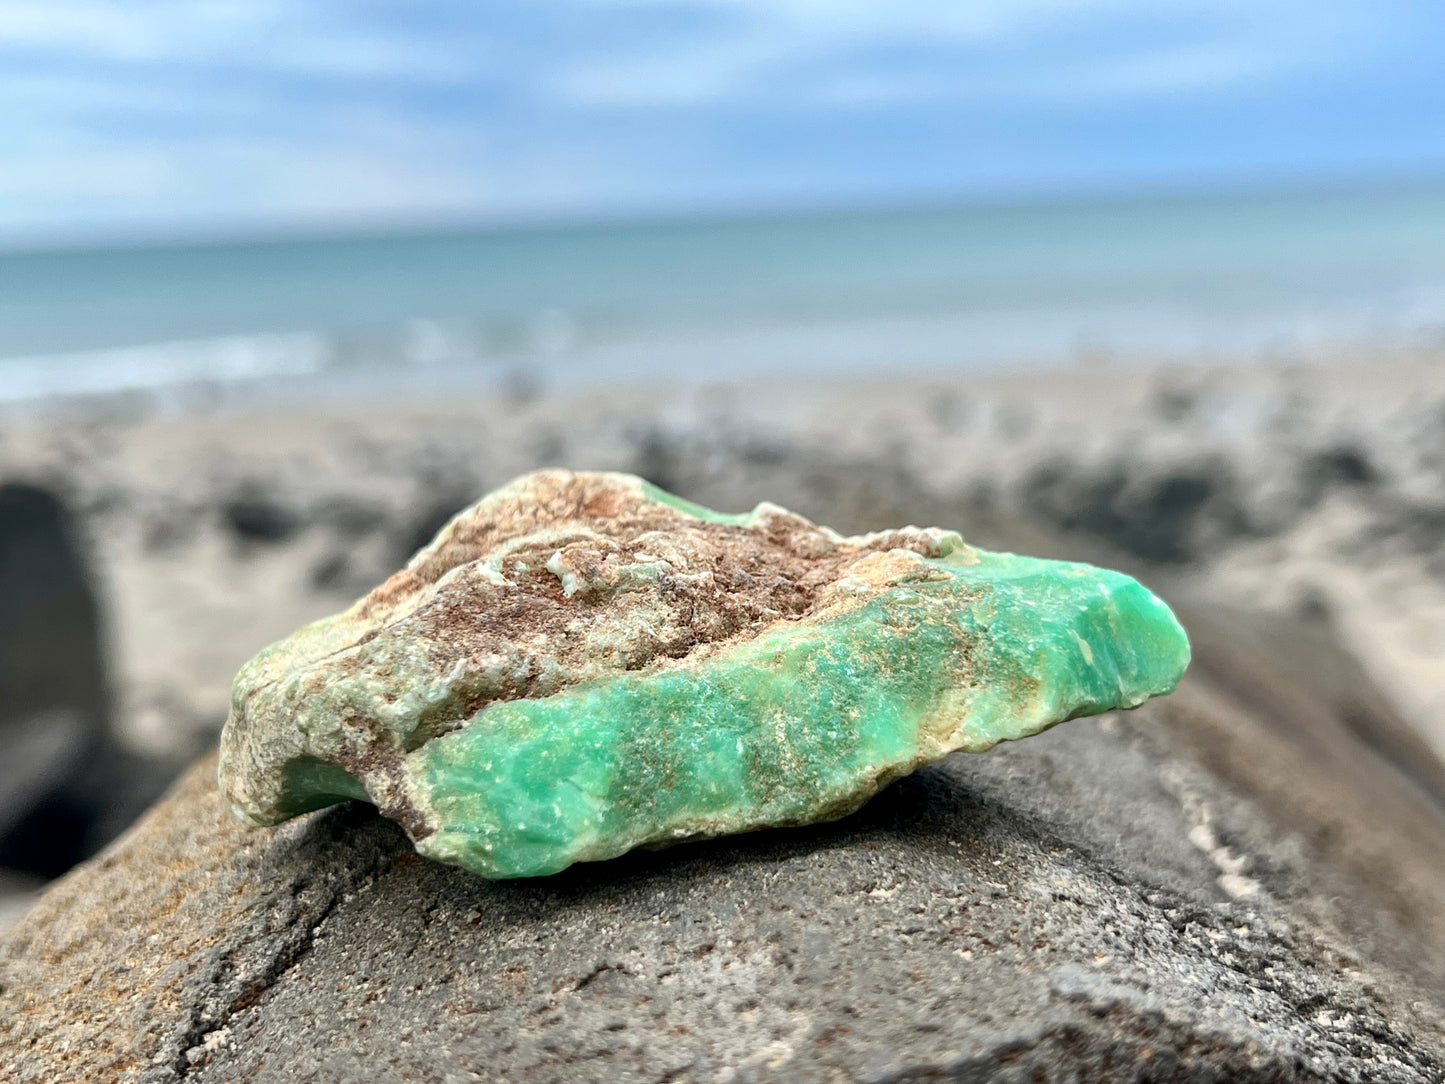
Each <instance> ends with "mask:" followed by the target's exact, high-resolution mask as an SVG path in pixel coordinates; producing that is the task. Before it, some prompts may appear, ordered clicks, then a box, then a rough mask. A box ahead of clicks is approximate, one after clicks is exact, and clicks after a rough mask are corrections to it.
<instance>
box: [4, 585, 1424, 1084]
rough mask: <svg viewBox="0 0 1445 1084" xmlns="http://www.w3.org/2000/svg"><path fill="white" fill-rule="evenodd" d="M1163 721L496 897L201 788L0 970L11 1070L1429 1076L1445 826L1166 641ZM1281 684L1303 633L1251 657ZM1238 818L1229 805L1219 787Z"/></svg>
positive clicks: (57, 1077)
mask: <svg viewBox="0 0 1445 1084" xmlns="http://www.w3.org/2000/svg"><path fill="white" fill-rule="evenodd" d="M1183 616H1184V618H1185V621H1186V624H1188V625H1190V626H1191V627H1192V628H1194V629H1196V631H1197V632H1198V633H1199V634H1200V635H1199V656H1198V658H1199V663H1198V665H1197V668H1196V672H1195V673H1194V674H1193V675H1192V676H1191V677H1188V678H1186V679H1185V682H1184V684H1183V685H1182V686H1181V687H1180V690H1179V692H1178V693H1176V694H1175V696H1174V697H1172V698H1169V699H1167V700H1163V701H1156V702H1154V703H1152V704H1150V705H1147V706H1145V707H1144V708H1142V709H1140V710H1139V711H1138V712H1135V713H1131V714H1129V715H1123V716H1119V715H1110V716H1104V717H1101V718H1100V719H1097V720H1087V721H1083V722H1079V723H1075V724H1071V725H1070V726H1068V727H1062V728H1059V729H1057V730H1054V731H1051V732H1049V733H1047V734H1045V735H1042V736H1040V737H1039V738H1036V739H1032V740H1030V741H1029V742H1025V743H1020V744H1018V745H1005V746H1001V747H999V748H998V749H996V750H995V751H994V752H992V753H989V754H987V755H984V756H967V755H963V756H956V757H952V758H949V759H948V760H946V761H943V762H941V763H939V764H937V765H934V766H932V767H930V768H926V769H924V770H923V771H922V772H920V773H918V774H917V775H915V776H913V777H910V778H908V779H905V780H902V781H900V782H899V783H897V784H895V785H894V786H893V787H892V788H890V789H889V790H888V791H886V792H884V793H883V794H882V795H880V796H879V797H878V798H877V799H875V800H874V802H872V803H871V804H870V805H869V806H867V807H866V808H865V809H864V810H863V811H861V812H860V813H858V814H856V815H854V816H852V817H850V818H847V819H845V820H843V821H840V822H836V823H834V824H831V825H827V826H814V827H810V828H805V829H795V830H789V831H785V832H783V831H780V832H769V833H761V834H757V835H753V836H746V837H734V838H730V839H725V840H717V841H712V842H707V843H699V844H691V845H687V846H684V847H681V848H677V849H674V850H671V851H667V852H659V853H649V852H637V853H634V854H632V855H629V856H627V857H625V858H622V859H618V860H616V861H613V862H608V863H599V864H595V865H590V866H585V867H576V868H574V869H573V870H570V871H568V872H566V873H564V874H561V875H559V876H557V877H554V878H548V879H545V880H541V881H528V882H515V881H514V882H487V881H484V880H481V879H479V878H476V877H474V876H472V875H470V874H468V873H466V872H464V871H462V870H458V869H454V868H450V867H446V866H441V865H437V864H435V863H432V862H429V861H427V860H425V859H422V858H420V857H418V856H417V855H416V854H415V852H414V851H413V850H412V848H411V846H410V845H409V843H408V842H407V840H406V838H405V836H404V835H403V834H402V833H401V831H400V830H399V829H398V828H397V827H396V826H395V825H394V824H392V823H391V822H389V821H387V820H385V819H382V818H380V817H379V816H377V815H376V814H375V812H374V811H372V810H371V809H370V808H369V807H366V806H361V805H351V806H343V807H338V808H334V809H330V810H325V811H321V812H317V813H312V814H308V815H306V816H305V817H302V818H298V819H297V820H294V821H291V822H289V823H287V824H286V825H283V826H281V827H280V828H277V829H250V828H246V827H244V826H242V825H241V824H240V823H238V822H237V821H236V820H235V819H234V818H233V817H232V816H231V815H230V813H229V811H228V810H227V809H226V808H225V803H224V801H223V800H222V798H221V796H220V795H219V793H218V792H217V790H216V787H215V784H214V781H213V780H214V762H213V761H211V760H207V761H204V762H202V763H201V764H199V765H198V766H197V767H196V768H195V769H193V771H192V772H191V773H190V775H188V776H187V777H186V778H185V779H184V780H183V781H182V783H181V784H180V785H179V786H178V787H177V789H176V790H175V792H174V793H173V794H172V795H171V796H170V797H169V798H168V799H167V800H165V801H164V802H163V803H162V804H161V805H160V806H159V807H158V808H157V809H156V810H155V811H154V812H152V813H151V814H150V815H149V816H148V817H147V818H146V819H145V820H143V821H142V822H141V823H140V824H139V825H138V826H137V827H136V828H135V829H134V830H133V831H132V832H131V833H129V834H128V835H127V836H125V837H123V838H122V839H121V840H120V841H118V842H117V844H115V845H113V846H112V847H111V848H110V849H109V850H108V851H107V852H105V853H104V854H103V855H102V856H100V857H99V858H98V859H96V860H93V861H92V862H91V863H88V864H87V865H85V866H83V867H81V868H80V869H79V870H77V871H76V872H74V873H73V874H71V875H70V876H69V877H67V878H66V879H64V880H63V881H61V882H59V883H58V884H57V885H56V886H55V887H54V888H52V889H51V890H50V892H49V893H48V894H47V895H46V896H45V897H44V899H43V900H42V902H41V903H40V905H39V906H38V907H37V908H36V909H35V910H33V911H32V912H31V913H30V914H29V915H28V916H27V917H26V918H25V919H23V920H22V921H21V923H20V924H19V925H18V926H17V928H16V929H15V930H14V931H13V932H12V934H11V935H10V936H9V938H8V940H7V941H5V942H4V943H3V947H0V1064H4V1065H6V1066H7V1067H8V1068H10V1069H11V1075H12V1077H13V1079H15V1080H17V1081H22V1082H31V1081H36V1082H38V1081H45V1082H47V1084H49V1082H52V1081H64V1080H99V1079H119V1080H123V1081H149V1082H155V1084H160V1082H170V1081H177V1080H181V1079H185V1080H189V1081H198V1082H205V1081H228V1080H241V1079H245V1080H261V1081H293V1080H317V1081H321V1080H325V1081H349V1080H355V1081H371V1080H378V1079H396V1080H408V1081H419V1082H427V1081H438V1082H442V1081H463V1080H535V1081H565V1080H575V1079H579V1078H587V1079H610V1080H617V1081H687V1080H698V1081H702V1080H706V1081H714V1080H780V1081H781V1080H786V1081H813V1080H817V1081H833V1080H838V1081H850V1080H872V1081H917V1080H925V1079H942V1080H953V1081H982V1080H1017V1081H1033V1080H1041V1079H1045V1080H1080V1081H1128V1080H1161V1081H1162V1080H1170V1081H1173V1080H1186V1081H1236V1082H1250V1081H1296V1080H1299V1081H1306V1080H1308V1081H1314V1080H1320V1081H1325V1080H1329V1081H1335V1080H1344V1081H1352V1080H1358V1081H1433V1080H1438V1079H1440V1077H1441V1074H1442V1073H1445V1029H1442V1014H1441V1008H1440V1000H1439V997H1440V992H1441V990H1442V989H1445V918H1442V916H1441V914H1440V908H1439V901H1440V900H1441V899H1442V898H1445V828H1442V823H1441V816H1440V812H1439V808H1438V806H1436V805H1435V804H1434V803H1433V802H1432V801H1431V800H1430V798H1429V797H1428V796H1427V795H1426V794H1425V793H1424V792H1423V791H1422V790H1421V788H1420V787H1418V786H1417V785H1416V783H1415V782H1413V781H1412V780H1411V779H1409V778H1407V777H1406V776H1404V775H1403V774H1401V773H1399V772H1397V771H1396V770H1395V769H1394V768H1392V767H1391V766H1390V765H1389V764H1387V763H1385V762H1384V761H1382V760H1381V759H1380V758H1378V757H1376V756H1375V755H1374V754H1372V753H1371V751H1370V749H1369V747H1368V746H1367V745H1366V744H1365V743H1364V742H1363V741H1361V739H1360V737H1359V735H1358V729H1357V728H1354V727H1352V725H1351V723H1350V720H1349V719H1347V718H1346V716H1347V715H1350V716H1352V717H1353V716H1358V715H1360V714H1362V713H1364V714H1368V713H1370V712H1372V711H1375V712H1378V711H1380V710H1383V709H1380V708H1379V706H1378V705H1377V704H1375V703H1373V702H1372V701H1371V700H1370V699H1369V696H1368V688H1367V684H1366V683H1362V682H1354V681H1351V682H1346V684H1348V685H1350V686H1352V687H1353V688H1354V689H1355V693H1354V699H1353V700H1352V701H1351V703H1350V704H1349V705H1348V707H1347V706H1346V705H1344V704H1342V703H1340V702H1338V701H1336V700H1335V699H1334V694H1333V693H1332V692H1331V691H1330V690H1331V689H1332V688H1333V686H1332V685H1331V684H1330V683H1329V682H1328V681H1324V680H1320V675H1322V674H1326V673H1330V672H1340V673H1344V672H1346V671H1348V668H1349V663H1348V660H1346V659H1344V658H1343V657H1341V656H1338V655H1331V653H1330V652H1329V651H1328V650H1327V649H1323V648H1320V649H1312V650H1311V651H1310V652H1308V653H1306V654H1305V655H1304V656H1303V657H1304V658H1306V659H1307V660H1308V662H1307V663H1306V664H1305V665H1307V666H1308V667H1313V668H1314V669H1313V671H1311V672H1307V673H1293V674H1292V673H1291V671H1290V670H1289V668H1288V667H1283V668H1278V667H1274V666H1273V665H1272V663H1271V661H1270V654H1267V653H1264V652H1261V651H1259V650H1257V649H1256V648H1255V647H1253V646H1251V643H1250V641H1249V640H1248V638H1247V637H1244V636H1243V635H1242V633H1243V632H1245V631H1247V630H1245V629H1243V628H1242V627H1241V625H1240V624H1239V622H1238V621H1237V620H1236V619H1235V618H1233V617H1231V616H1229V615H1226V616H1225V617H1223V618H1217V617H1215V616H1212V615H1210V614H1207V613H1200V612H1192V613H1191V611H1189V610H1186V611H1185V612H1184V614H1183ZM1256 631H1257V632H1258V633H1259V635H1260V636H1263V637H1264V638H1265V640H1266V641H1267V642H1269V643H1272V644H1274V645H1276V648H1275V651H1274V652H1273V654H1288V651H1287V648H1288V647H1289V646H1290V644H1291V640H1290V635H1291V634H1290V631H1289V629H1287V628H1269V629H1264V630H1256ZM1239 786H1243V787H1247V788H1248V789H1249V790H1250V791H1251V793H1253V794H1254V795H1256V796H1257V797H1258V801H1246V800H1243V799H1241V798H1240V797H1239V796H1238V793H1237V791H1236V790H1235V789H1234V788H1235V787H1239Z"/></svg>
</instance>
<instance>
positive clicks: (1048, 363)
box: [0, 0, 1445, 925]
mask: <svg viewBox="0 0 1445 1084" xmlns="http://www.w3.org/2000/svg"><path fill="white" fill-rule="evenodd" d="M1442 363H1445V35H1442V34H1441V33H1440V13H1439V9H1438V5H1436V4H1434V3H1430V2H1428V0H1374V2H1370V3H1366V2H1364V0H1312V2H1310V3H1303V2H1296V0H1282V2H1279V3H1273V4H1255V3H1243V2H1238V0H1181V2H1178V3H1172V4H1168V5H1162V6H1161V5H1158V4H1148V3H1143V2H1136V0H1110V2H1091V3H1081V2H1078V0H1073V2H1067V3H1066V2H1062V0H1014V2H1011V3H1007V4H1004V3H995V2H991V0H984V2H978V3H970V4H944V3H928V2H919V0H901V2H895V3H889V4H882V3H863V2H854V0H831V2H828V3H822V2H818V0H769V2H768V3H760V2H756V0H530V2H528V3H510V2H499V3H492V4H487V5H474V4H463V3H459V2H452V0H448V2H428V3H416V4H409V5H384V4H374V3H335V2H331V0H319V2H316V3H311V4H306V5H295V4H280V3H271V2H267V0H252V2H247V0H215V2H200V0H195V2H173V0H132V2H128V3H125V4H120V3H111V2H105V0H54V2H51V3H46V4H34V3H9V2H5V0H0V869H3V871H4V872H3V873H0V899H4V900H7V901H9V902H8V903H7V904H4V905H0V906H4V907H8V908H9V910H8V911H5V912H4V914H13V913H14V912H15V911H16V910H17V909H18V908H20V907H22V906H24V905H25V902H26V901H27V900H28V898H29V893H31V892H32V891H33V890H34V888H35V887H36V886H37V885H39V884H40V883H42V882H43V880H44V879H45V878H48V877H51V876H54V875H56V874H58V873H60V872H63V871H64V870H65V869H66V868H68V867H69V866H70V865H71V864H73V863H74V862H75V861H77V860H79V859H80V858H82V857H84V856H85V855H87V854H89V853H92V852H93V851H94V850H95V849H96V848H97V847H98V846H100V845H101V844H103V843H104V842H105V841H106V840H107V839H109V838H111V837H113V836H114V835H115V833H117V832H119V831H120V830H122V829H123V828H124V827H125V825H126V824H127V823H129V822H130V820H131V819H132V818H133V817H134V816H135V815H136V814H137V813H138V812H139V811H140V810H141V809H143V808H144V807H145V805H146V804H147V803H148V802H149V801H150V800H151V799H152V798H153V797H154V796H155V795H156V794H157V793H158V792H159V791H160V789H162V788H163V787H164V786H165V785H166V783H167V782H168V780H169V779H170V778H171V777H172V775H173V774H174V772H175V771H176V770H177V769H178V768H179V767H180V766H181V765H183V764H184V763H185V762H187V761H188V760H189V759H190V758H191V757H193V756H194V755H196V754H197V753H198V752H200V751H202V750H203V749H204V748H206V747H207V746H208V745H209V744H210V743H212V742H213V741H214V737H215V734H216V733H217V732H218V729H219V727H220V724H221V722H222V721H223V719H224V716H225V711H226V704H227V688H228V683H229V680H230V676H231V674H232V673H234V671H235V669H236V667H237V666H238V665H239V664H240V663H241V662H243V661H244V660H245V659H246V658H247V657H249V656H250V655H251V654H252V653H254V652H255V651H256V650H257V649H258V648H260V647H261V646H263V645H264V644H265V643H266V642H268V641H269V640H272V639H275V638H277V637H279V636H282V635H284V634H285V633H287V632H289V631H290V630H291V629H292V628H294V627H295V626H296V625H297V624H299V623H301V622H302V621H305V620H308V619H311V618H314V617H317V616H320V615H322V614H324V613H327V612H330V611H332V610H335V609H337V608H339V607H340V606H343V605H345V604H346V603H347V602H348V601H349V600H350V599H351V598H353V597H355V596H356V595H357V594H358V593H360V592H362V591H364V590H366V589H367V588H368V587H370V586H371V585H372V584H373V583H375V582H376V581H377V580H379V579H380V578H381V577H383V576H385V575H386V574H387V573H388V572H389V571H390V570H392V569H393V568H395V567H396V566H397V565H398V564H399V563H400V562H401V561H403V560H405V558H406V557H407V556H408V555H409V553H410V552H411V551H412V550H413V549H414V548H415V547H416V546H417V545H419V544H420V543H422V542H423V541H425V540H426V539H427V538H428V537H429V535H430V533H431V532H432V531H434V530H435V529H436V527H437V526H439V525H440V523H441V522H443V521H444V520H445V518H446V517H447V516H448V515H449V514H450V513H452V512H454V511H455V510H457V509H458V508H459V507H461V506H462V505H463V504H465V503H467V502H468V501H470V500H472V499H474V498H475V497H476V496H478V495H480V494H481V493H482V492H484V491H485V489H486V488H488V487H490V486H492V485H496V484H499V483H501V482H504V481H506V480H507V479H508V478H509V477H510V476H511V475H512V474H515V473H517V472H519V471H522V470H526V469H529V468H531V467H534V466H539V465H566V466H574V467H607V468H619V469H628V470H634V471H638V472H640V473H643V474H646V475H648V476H649V477H651V478H653V480H655V481H657V482H659V483H660V484H663V485H665V486H669V487H671V488H676V489H679V490H681V491H683V492H685V493H686V494H687V495H688V496H691V497H694V498H697V499H700V500H705V501H708V502H710V503H714V504H717V505H723V506H727V507H732V508H737V507H747V506H750V505H751V504H753V503H755V502H756V501H758V500H761V499H772V500H777V501H781V502H784V503H788V504H791V505H793V506H794V507H797V508H798V509H799V510H800V511H802V512H804V513H806V514H809V515H811V516H814V517H815V518H819V519H822V520H824V521H827V522H832V523H834V524H835V525H837V526H838V527H840V528H843V529H848V530H862V529H870V528H874V527H880V526H886V525H889V524H891V523H892V522H893V521H894V520H896V519H902V520H914V521H921V520H930V521H933V520H936V521H940V522H944V523H945V524H946V525H948V526H959V527H961V528H962V529H963V530H964V532H965V534H969V535H972V536H974V537H977V538H979V539H980V540H981V541H994V540H997V541H999V542H1000V544H1010V543H1011V542H1013V541H1015V540H1020V539H1022V540H1025V541H1026V542H1029V543H1032V544H1034V545H1035V546H1036V547H1037V548H1042V549H1049V548H1050V547H1053V546H1057V547H1059V548H1060V550H1061V551H1067V552H1071V553H1080V552H1084V553H1086V554H1098V555H1099V556H1100V559H1107V560H1113V561H1115V562H1116V563H1121V564H1126V565H1128V566H1129V567H1133V568H1137V569H1141V570H1144V572H1145V573H1146V574H1147V575H1148V576H1150V577H1152V582H1158V583H1161V584H1162V585H1164V586H1165V587H1166V588H1169V589H1172V590H1175V591H1177V592H1178V593H1179V597H1208V598H1210V599H1212V600H1215V601H1222V602H1227V603H1229V604H1231V605H1238V606H1240V607H1244V608H1246V609H1248V610H1249V612H1251V613H1256V614H1259V615H1261V617H1260V618H1259V620H1261V621H1265V620H1268V621H1283V622H1292V623H1293V624H1289V625H1287V626H1286V625H1278V626H1276V625H1270V626H1268V627H1269V629H1271V630H1273V631H1270V632H1268V634H1267V636H1266V639H1267V640H1268V639H1270V638H1273V642H1275V643H1280V642H1284V641H1285V640H1288V639H1289V638H1290V637H1293V636H1296V635H1301V636H1306V635H1307V636H1319V635H1326V636H1328V637H1329V638H1330V641H1331V643H1333V644H1335V645H1337V646H1339V647H1340V648H1341V649H1342V650H1345V651H1347V652H1348V653H1350V654H1351V655H1352V656H1353V657H1355V658H1357V659H1358V660H1359V662H1360V664H1361V665H1362V666H1363V671H1362V673H1363V674H1364V675H1365V676H1364V677H1362V678H1361V679H1360V680H1361V681H1369V682H1373V683H1375V685H1377V686H1378V687H1379V689H1380V690H1381V700H1380V703H1381V704H1383V705H1385V706H1384V707H1379V708H1378V709H1371V710H1372V712H1373V714H1372V715H1371V718H1370V719H1366V720H1364V722H1362V721H1361V718H1356V719H1355V725H1356V726H1357V728H1359V727H1363V728H1364V730H1366V731H1368V732H1369V733H1370V734H1374V735H1375V736H1376V737H1375V738H1374V739H1371V740H1373V741H1375V742H1376V744H1377V745H1378V746H1379V747H1380V748H1388V750H1392V751H1391V752H1389V753H1388V755H1389V756H1390V757H1393V758H1394V760H1395V761H1396V762H1398V763H1399V764H1400V765H1401V766H1402V771H1405V772H1406V774H1407V775H1409V776H1410V777H1411V778H1413V779H1416V780H1419V781H1422V782H1421V785H1422V786H1425V787H1427V789H1428V788H1431V787H1436V786H1437V785H1438V777H1437V774H1436V772H1437V768H1436V765H1435V761H1434V760H1433V757H1434V753H1432V752H1431V750H1432V749H1434V750H1439V749H1441V748H1445V715H1442V711H1445V668H1442V659H1441V651H1440V645H1441V643H1442V642H1445V641H1442V636H1445V364H1442ZM1301 629H1303V630H1304V631H1300V630H1301ZM1282 630H1283V631H1282ZM1290 630H1294V631H1290ZM1290 642H1293V641H1290ZM1371 703H1374V701H1371ZM1332 710H1333V709H1332ZM1382 713H1383V714H1382ZM1356 715H1357V716H1358V715H1359V712H1358V711H1357V712H1356ZM1385 716H1388V718H1384V717H1385ZM1371 728H1373V729H1371ZM1380 734H1385V735H1386V736H1385V737H1384V738H1379V735H1380ZM1392 743H1393V744H1392ZM5 921H6V920H5V918H4V915H3V914H0V925H3V924H4V922H5Z"/></svg>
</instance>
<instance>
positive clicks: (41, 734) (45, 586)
mask: <svg viewBox="0 0 1445 1084" xmlns="http://www.w3.org/2000/svg"><path fill="white" fill-rule="evenodd" d="M108 719H109V711H108V702H107V696H106V678H105V667H104V665H103V662H102V646H101V635H100V617H99V611H98V607H97V605H96V601H95V596H94V594H93V593H92V590H91V585H90V578H89V575H88V573H87V570H86V568H85V563H84V561H83V559H82V557H81V555H80V553H79V551H78V549H77V548H76V543H75V539H74V528H73V525H72V523H71V517H70V515H69V513H68V512H67V510H66V508H65V506H64V505H63V504H62V503H61V502H60V500H59V499H58V498H57V497H56V496H55V495H54V494H52V493H50V492H48V491H47V490H44V489H40V488H38V487H36V486H30V485H23V484H18V483H11V484H7V485H3V486H0V747H3V749H4V750H5V755H4V757H3V758H0V867H6V868H10V869H18V870H24V871H27V872H31V873H38V874H42V875H45V876H54V875H55V874H58V873H63V872H64V871H65V870H67V869H69V868H70V867H71V866H72V865H74V864H75V863H76V862H77V861H79V860H80V859H81V858H83V857H85V856H86V855H88V854H91V853H93V852H94V851H95V850H96V849H97V848H98V847H99V845H100V844H101V843H104V842H105V839H97V838H96V831H95V828H96V825H97V822H98V820H99V819H100V817H101V815H102V812H103V807H104V804H105V800H106V799H105V797H104V796H102V795H101V794H100V790H103V789H104V786H105V783H104V782H103V781H102V780H101V778H100V776H102V775H104V774H105V772H106V765H107V756H106V754H107V753H108V752H109V751H110V750H111V746H110V742H109V738H108V734H107V725H108ZM154 793H155V792H154V791H152V792H151V793H149V794H147V795H146V796H145V801H147V802H148V801H149V800H150V798H151V797H153V796H154ZM142 804H144V803H142ZM132 812H139V809H135V810H133V811H132ZM106 838H109V837H106Z"/></svg>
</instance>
